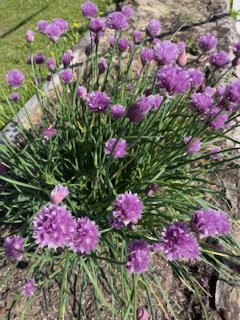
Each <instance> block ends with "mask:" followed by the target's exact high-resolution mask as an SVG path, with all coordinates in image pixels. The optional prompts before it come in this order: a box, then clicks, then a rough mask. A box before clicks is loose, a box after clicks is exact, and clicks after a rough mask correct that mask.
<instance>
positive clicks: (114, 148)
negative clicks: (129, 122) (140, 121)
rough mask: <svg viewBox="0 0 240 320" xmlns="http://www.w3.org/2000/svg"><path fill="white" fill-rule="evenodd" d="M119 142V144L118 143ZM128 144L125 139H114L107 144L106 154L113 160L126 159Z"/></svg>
mask: <svg viewBox="0 0 240 320" xmlns="http://www.w3.org/2000/svg"><path fill="white" fill-rule="evenodd" d="M116 142H117V143H116ZM126 148H127V142H126V141H125V140H124V139H121V138H120V139H119V140H118V141H117V139H115V138H112V139H109V140H108V141H106V142H105V148H104V152H105V153H106V154H109V155H112V157H113V158H115V159H117V158H124V157H125V156H126Z"/></svg>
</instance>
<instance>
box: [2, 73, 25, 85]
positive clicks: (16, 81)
mask: <svg viewBox="0 0 240 320" xmlns="http://www.w3.org/2000/svg"><path fill="white" fill-rule="evenodd" d="M24 79H25V77H24V75H23V74H22V73H21V72H20V71H19V70H17V69H12V70H10V71H9V72H8V73H7V75H6V81H7V83H8V85H9V86H10V87H13V88H18V87H20V86H21V85H22V83H23V81H24Z"/></svg>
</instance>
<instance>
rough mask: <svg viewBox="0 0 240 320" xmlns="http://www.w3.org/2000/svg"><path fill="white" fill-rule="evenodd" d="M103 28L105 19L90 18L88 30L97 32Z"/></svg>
mask: <svg viewBox="0 0 240 320" xmlns="http://www.w3.org/2000/svg"><path fill="white" fill-rule="evenodd" d="M104 29H105V21H104V20H103V19H102V18H99V17H97V18H91V20H90V30H91V31H93V32H95V33H98V32H100V31H103V30H104Z"/></svg>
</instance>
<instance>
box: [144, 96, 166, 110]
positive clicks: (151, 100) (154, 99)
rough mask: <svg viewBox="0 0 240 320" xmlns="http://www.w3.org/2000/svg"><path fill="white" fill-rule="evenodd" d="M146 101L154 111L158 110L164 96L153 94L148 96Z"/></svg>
mask: <svg viewBox="0 0 240 320" xmlns="http://www.w3.org/2000/svg"><path fill="white" fill-rule="evenodd" d="M146 101H147V103H148V105H149V106H150V109H151V110H152V111H157V110H158V109H159V107H160V106H161V104H162V102H163V97H162V96H160V94H152V95H150V96H148V97H146Z"/></svg>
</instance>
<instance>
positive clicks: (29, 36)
mask: <svg viewBox="0 0 240 320" xmlns="http://www.w3.org/2000/svg"><path fill="white" fill-rule="evenodd" d="M26 41H27V42H29V43H31V42H33V41H34V32H33V31H32V30H30V29H29V30H27V31H26Z"/></svg>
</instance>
